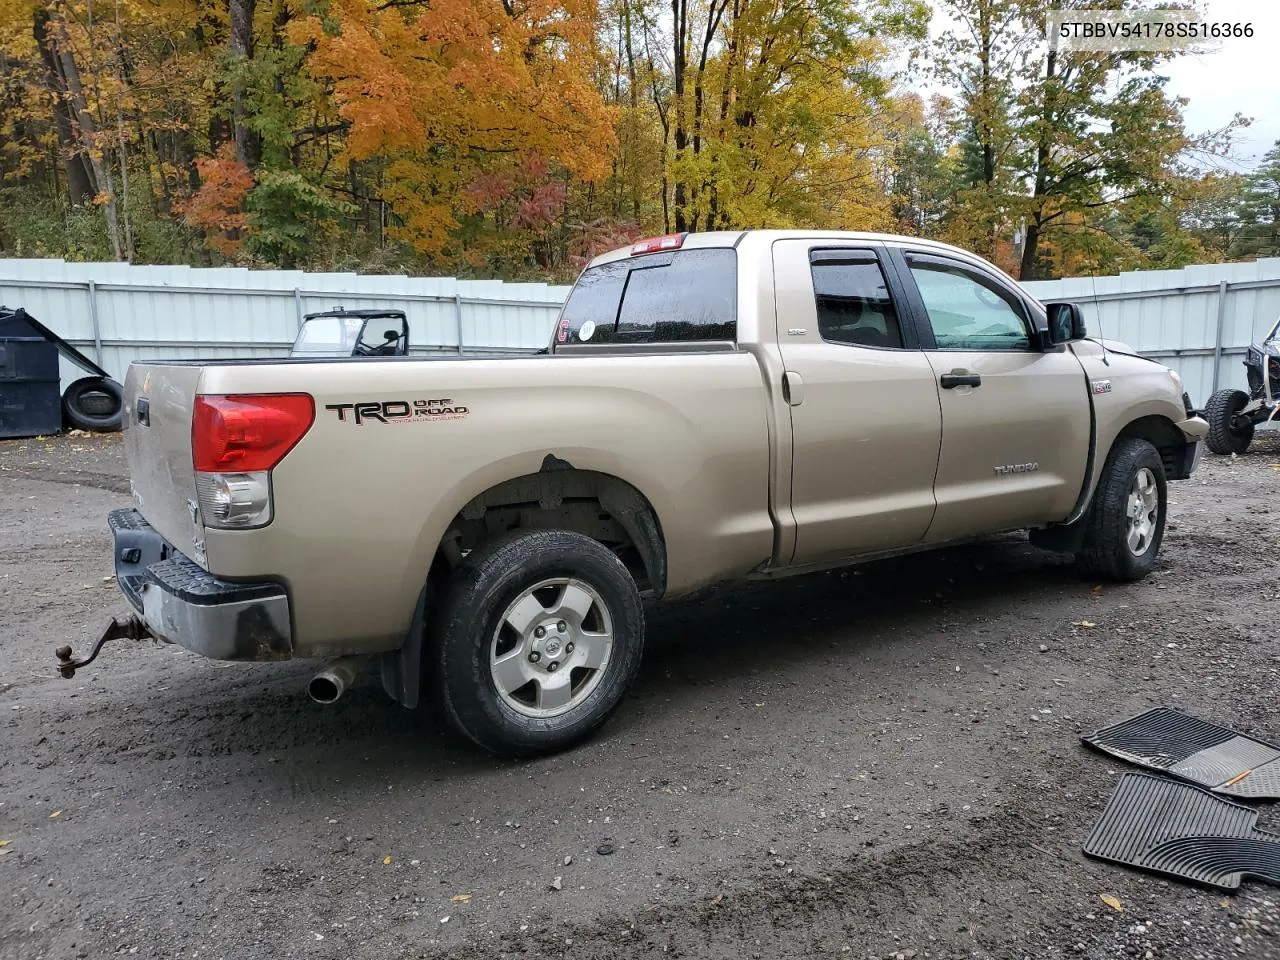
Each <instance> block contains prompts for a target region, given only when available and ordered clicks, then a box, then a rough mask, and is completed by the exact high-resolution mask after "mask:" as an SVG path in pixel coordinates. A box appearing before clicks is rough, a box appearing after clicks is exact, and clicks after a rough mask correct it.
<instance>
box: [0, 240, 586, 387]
mask: <svg viewBox="0 0 1280 960" xmlns="http://www.w3.org/2000/svg"><path fill="white" fill-rule="evenodd" d="M568 292H569V288H568V287H558V286H548V285H547V284H545V283H503V282H501V281H497V280H457V279H455V278H453V277H405V276H362V275H358V274H354V273H304V272H301V271H283V270H272V271H260V270H244V269H241V268H235V267H227V268H212V269H205V268H193V267H182V266H166V267H151V266H132V265H130V264H124V263H66V262H64V261H62V260H16V259H15V260H3V259H0V304H4V305H7V306H10V307H25V308H26V309H27V311H28V312H29V313H31V315H32V316H34V317H35V318H36V319H37V320H39V321H41V322H42V323H43V324H45V326H47V327H49V328H50V329H52V330H53V331H54V332H55V333H57V334H58V335H59V336H61V337H63V338H64V339H66V340H69V341H70V342H71V343H73V344H74V345H75V346H77V347H79V348H80V349H81V350H82V351H84V353H86V354H87V355H88V356H90V357H92V358H94V359H97V360H98V362H99V363H100V365H101V366H102V367H104V368H105V369H106V370H107V372H108V373H110V374H111V375H112V376H114V377H117V378H123V376H124V372H125V370H126V369H127V368H128V366H129V363H130V362H131V361H133V360H153V359H159V358H195V357H210V358H225V357H269V356H285V355H286V354H287V353H288V352H289V347H290V345H291V344H292V343H293V339H294V336H295V335H296V334H297V331H298V325H299V323H300V322H301V320H302V317H303V316H304V315H305V314H307V313H313V312H316V311H319V310H328V309H330V308H332V307H337V306H342V307H346V308H347V309H349V310H351V309H358V308H362V307H365V308H378V309H383V308H386V309H398V310H403V311H404V312H405V314H406V316H407V317H408V319H409V343H410V346H411V349H412V350H413V352H427V351H429V350H432V349H435V350H440V349H444V350H449V351H454V350H458V349H459V345H460V344H461V347H462V349H463V350H464V351H465V350H467V349H477V350H480V349H484V350H504V349H518V350H528V349H536V348H539V347H545V346H546V345H547V343H548V342H549V341H550V338H551V330H552V327H553V326H554V322H555V317H556V314H557V313H558V312H559V310H560V305H561V304H562V303H563V302H564V298H565V297H566V296H567V295H568ZM83 375H84V374H83V373H82V372H80V370H79V369H78V368H76V367H75V366H73V365H71V364H68V363H67V362H66V361H65V360H64V361H63V363H62V377H63V385H64V386H65V385H66V384H68V383H69V382H70V381H71V380H74V379H76V378H78V377H80V376H83Z"/></svg>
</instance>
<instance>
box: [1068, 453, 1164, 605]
mask: <svg viewBox="0 0 1280 960" xmlns="http://www.w3.org/2000/svg"><path fill="white" fill-rule="evenodd" d="M1167 505H1168V488H1167V486H1166V483H1165V474H1164V461H1163V460H1162V459H1161V458H1160V453H1159V451H1157V450H1156V448H1155V447H1153V446H1152V445H1151V444H1150V443H1148V442H1147V441H1146V440H1136V439H1133V440H1121V441H1120V442H1119V443H1117V444H1116V445H1115V447H1113V448H1112V450H1111V454H1110V455H1109V456H1108V457H1107V462H1106V465H1105V466H1104V467H1103V468H1102V477H1101V478H1100V479H1099V480H1098V489H1097V490H1096V491H1095V492H1094V495H1093V505H1092V506H1091V507H1090V510H1089V519H1088V526H1087V527H1086V530H1085V537H1084V544H1083V545H1082V547H1081V549H1080V552H1079V553H1078V554H1076V562H1077V564H1078V565H1079V566H1080V567H1081V568H1082V569H1083V570H1084V571H1086V572H1088V573H1090V574H1095V575H1100V576H1104V577H1107V578H1109V579H1112V580H1120V581H1129V580H1141V579H1142V578H1143V577H1145V576H1146V575H1147V574H1148V573H1150V572H1151V570H1152V568H1154V567H1155V565H1156V557H1157V555H1158V554H1159V553H1160V544H1161V542H1162V541H1163V539H1164V523H1165V512H1166V509H1167Z"/></svg>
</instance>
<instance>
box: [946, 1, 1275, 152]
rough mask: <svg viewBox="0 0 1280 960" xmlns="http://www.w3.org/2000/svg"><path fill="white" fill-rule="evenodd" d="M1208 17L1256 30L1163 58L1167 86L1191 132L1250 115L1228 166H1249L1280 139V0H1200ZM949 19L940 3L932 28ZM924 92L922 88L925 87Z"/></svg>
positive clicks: (1208, 128)
mask: <svg viewBox="0 0 1280 960" xmlns="http://www.w3.org/2000/svg"><path fill="white" fill-rule="evenodd" d="M1199 5H1200V7H1201V10H1202V16H1201V19H1202V20H1203V21H1205V22H1219V23H1221V22H1226V23H1240V24H1243V23H1251V24H1253V36H1252V37H1249V38H1240V39H1228V40H1222V41H1219V44H1220V46H1219V48H1218V49H1216V50H1214V51H1212V52H1208V53H1199V54H1184V55H1182V56H1180V57H1177V58H1175V59H1173V60H1170V61H1167V62H1165V63H1163V64H1161V66H1160V68H1159V72H1160V73H1161V74H1163V75H1164V76H1166V77H1168V78H1169V82H1168V83H1167V85H1166V87H1165V89H1166V90H1167V91H1168V92H1169V93H1170V94H1171V95H1172V96H1178V97H1185V98H1186V99H1187V100H1188V103H1187V106H1186V108H1185V111H1184V118H1185V124H1186V128H1187V131H1188V132H1189V133H1191V134H1197V133H1204V132H1207V131H1210V130H1217V129H1219V128H1221V127H1223V126H1225V125H1226V124H1227V123H1229V122H1230V121H1231V118H1232V117H1233V116H1234V115H1235V114H1236V113H1242V114H1244V115H1245V116H1246V117H1250V118H1251V119H1252V121H1253V122H1252V123H1251V125H1250V126H1248V127H1246V128H1244V129H1243V130H1240V131H1238V134H1237V137H1236V145H1235V147H1234V149H1233V151H1232V157H1231V158H1230V159H1229V160H1225V161H1219V163H1220V165H1221V166H1222V167H1223V168H1224V169H1225V170H1227V171H1240V172H1243V171H1248V170H1251V169H1253V168H1254V167H1256V166H1257V165H1258V163H1259V162H1260V161H1261V159H1262V155H1263V154H1264V153H1266V152H1267V151H1268V150H1269V149H1271V147H1272V146H1273V145H1274V144H1275V142H1276V141H1277V140H1280V69H1278V68H1280V0H1200V4H1199ZM948 26H949V21H948V20H947V19H946V18H945V17H944V15H943V14H942V13H941V12H939V11H938V10H937V9H936V8H935V10H934V14H933V22H932V24H931V25H930V33H931V34H932V35H933V36H937V35H938V34H940V33H941V32H942V31H943V30H945V29H946V28H947V27H948ZM922 92H924V91H922Z"/></svg>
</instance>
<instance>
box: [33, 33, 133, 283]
mask: <svg viewBox="0 0 1280 960" xmlns="http://www.w3.org/2000/svg"><path fill="white" fill-rule="evenodd" d="M51 22H52V25H53V28H54V49H55V50H56V60H57V63H58V69H59V73H60V75H61V77H62V82H63V84H64V85H65V87H66V90H67V93H68V94H69V95H70V106H71V114H72V116H73V117H74V119H75V126H74V129H75V133H76V135H77V139H78V141H79V143H80V144H81V150H82V153H81V155H82V156H83V157H84V158H85V160H86V161H87V162H88V167H89V170H90V172H91V173H92V175H93V183H94V187H95V189H96V190H97V194H95V196H96V195H101V194H105V195H106V202H105V203H104V204H103V213H104V215H105V217H106V220H107V232H108V233H110V234H111V251H112V253H113V254H114V255H115V258H116V259H117V260H119V259H120V258H121V256H122V253H123V251H122V250H121V249H120V222H119V217H118V216H117V212H116V194H115V190H113V189H112V187H111V171H110V170H109V169H108V168H107V167H106V165H105V164H104V163H103V157H102V155H101V151H100V148H99V147H98V143H97V140H98V128H97V126H96V125H95V124H94V122H93V115H92V114H91V113H90V112H89V103H88V101H87V100H86V99H85V95H84V85H83V84H82V83H81V82H80V69H79V67H77V66H76V61H75V57H73V56H72V53H71V41H70V39H69V38H68V37H67V27H66V24H64V23H63V22H62V21H61V20H53V21H51Z"/></svg>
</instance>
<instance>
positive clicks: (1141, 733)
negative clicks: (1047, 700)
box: [1080, 707, 1280, 800]
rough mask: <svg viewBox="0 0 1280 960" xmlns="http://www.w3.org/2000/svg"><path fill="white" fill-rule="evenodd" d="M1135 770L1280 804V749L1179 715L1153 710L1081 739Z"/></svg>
mask: <svg viewBox="0 0 1280 960" xmlns="http://www.w3.org/2000/svg"><path fill="white" fill-rule="evenodd" d="M1080 739H1081V740H1083V741H1084V742H1085V743H1086V744H1088V745H1089V746H1091V747H1094V748H1095V749H1098V750H1101V751H1102V752H1103V753H1109V754H1110V755H1111V756H1113V757H1118V758H1119V759H1121V760H1125V761H1127V762H1129V763H1132V764H1134V765H1135V766H1139V767H1146V768H1148V769H1150V770H1159V771H1161V772H1162V773H1167V774H1169V775H1170V776H1174V777H1177V778H1179V779H1181V780H1187V781H1190V782H1191V783H1196V784H1199V785H1200V786H1202V787H1208V788H1209V789H1210V790H1212V791H1214V792H1215V793H1221V794H1225V795H1227V796H1231V797H1240V798H1242V799H1245V800H1280V749H1278V748H1276V747H1273V746H1272V745H1271V744H1269V743H1264V742H1263V741H1261V740H1256V739H1254V738H1253V737H1246V736H1245V735H1244V734H1240V733H1236V732H1235V731H1234V730H1230V729H1228V728H1227V727H1220V726H1218V725H1217V724H1214V723H1209V721H1207V720H1201V719H1200V718H1199V717H1193V716H1192V715H1191V714H1189V713H1183V712H1182V711H1181V710H1172V709H1170V708H1169V707H1156V708H1155V709H1154V710H1148V711H1147V712H1146V713H1140V714H1138V716H1136V717H1133V718H1131V719H1129V720H1125V721H1123V722H1121V723H1117V724H1115V725H1114V726H1110V727H1104V728H1103V729H1101V730H1098V731H1095V732H1094V733H1090V734H1086V735H1084V736H1082V737H1081V738H1080Z"/></svg>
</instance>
